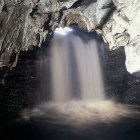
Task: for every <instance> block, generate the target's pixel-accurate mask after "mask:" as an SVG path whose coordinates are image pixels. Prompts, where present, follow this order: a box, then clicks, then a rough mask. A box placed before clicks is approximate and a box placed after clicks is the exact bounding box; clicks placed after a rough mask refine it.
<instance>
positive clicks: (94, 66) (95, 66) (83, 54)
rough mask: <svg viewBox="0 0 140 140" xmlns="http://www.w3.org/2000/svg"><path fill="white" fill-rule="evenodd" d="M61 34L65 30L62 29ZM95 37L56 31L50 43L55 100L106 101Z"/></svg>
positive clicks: (53, 96) (53, 98) (53, 97)
mask: <svg viewBox="0 0 140 140" xmlns="http://www.w3.org/2000/svg"><path fill="white" fill-rule="evenodd" d="M61 33H62V31H61ZM98 47H99V45H98V44H97V42H96V40H94V39H90V40H86V41H85V40H84V39H82V38H81V37H80V36H77V35H74V34H72V32H71V33H70V34H67V35H66V34H62V35H60V34H57V33H55V34H54V38H53V41H52V46H51V83H52V100H53V101H56V102H67V101H71V100H75V99H79V100H103V99H104V85H103V78H102V71H101V65H100V59H99V52H98Z"/></svg>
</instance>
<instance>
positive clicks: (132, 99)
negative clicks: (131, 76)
mask: <svg viewBox="0 0 140 140" xmlns="http://www.w3.org/2000/svg"><path fill="white" fill-rule="evenodd" d="M124 95H125V103H127V104H133V105H140V84H139V85H135V86H133V87H132V88H130V89H129V90H127V91H126V92H125V93H124Z"/></svg>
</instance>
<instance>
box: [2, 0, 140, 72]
mask: <svg viewBox="0 0 140 140" xmlns="http://www.w3.org/2000/svg"><path fill="white" fill-rule="evenodd" d="M139 7H140V3H139V0H129V1H128V0H0V67H2V66H10V67H11V66H15V65H16V62H13V63H12V64H10V58H11V56H12V54H13V53H15V54H16V59H15V61H17V59H18V55H19V53H20V51H21V50H23V51H27V50H29V49H30V48H31V47H32V46H38V47H42V43H43V42H44V41H45V39H46V38H47V37H48V36H50V35H51V33H52V32H53V31H54V30H55V28H57V27H60V26H69V25H72V24H76V25H78V26H79V27H80V28H83V29H87V30H89V31H92V30H95V31H97V32H98V33H99V34H101V35H102V37H103V39H104V41H105V42H106V43H107V44H108V46H109V49H110V50H114V49H117V48H119V47H121V46H125V51H126V66H127V69H128V70H129V71H130V72H131V73H133V72H135V71H139V70H140V61H138V60H140V36H139V35H140V32H139V30H140V24H139V21H140V8H139ZM133 56H135V58H134V57H133Z"/></svg>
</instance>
